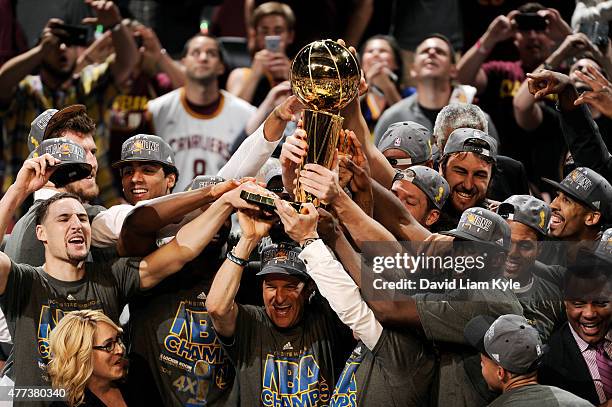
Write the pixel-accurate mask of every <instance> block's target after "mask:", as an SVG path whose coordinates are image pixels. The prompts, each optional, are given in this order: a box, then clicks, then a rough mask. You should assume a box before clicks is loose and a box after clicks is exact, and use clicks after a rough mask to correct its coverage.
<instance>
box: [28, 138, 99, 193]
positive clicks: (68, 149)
mask: <svg viewBox="0 0 612 407" xmlns="http://www.w3.org/2000/svg"><path fill="white" fill-rule="evenodd" d="M44 154H51V155H52V156H53V157H55V158H57V159H58V160H60V163H59V164H58V165H56V167H57V169H56V170H55V172H54V173H53V174H52V175H51V177H50V178H49V180H50V181H51V182H53V184H55V186H56V187H63V186H65V185H66V184H69V183H71V182H74V181H78V180H81V179H83V178H87V177H88V176H89V175H90V174H91V164H89V163H88V162H87V159H86V158H85V150H84V149H83V147H81V146H80V145H78V144H77V143H75V142H74V141H72V140H69V139H67V138H52V139H48V140H43V141H41V142H40V144H39V146H38V147H37V148H36V149H35V150H34V151H32V153H30V158H36V157H40V156H41V155H44Z"/></svg>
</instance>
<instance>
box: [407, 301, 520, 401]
mask: <svg viewBox="0 0 612 407" xmlns="http://www.w3.org/2000/svg"><path fill="white" fill-rule="evenodd" d="M414 298H415V300H416V306H417V311H418V313H419V318H420V320H421V325H422V326H423V331H424V332H425V336H426V337H427V339H429V340H430V341H432V342H433V344H434V346H435V348H436V350H437V352H438V359H439V367H438V369H439V371H438V372H437V378H436V380H437V383H434V386H433V391H432V405H439V406H453V407H460V406H465V407H478V406H485V405H486V404H487V403H488V402H490V401H491V400H492V399H493V398H494V396H495V395H494V393H492V392H491V391H489V390H488V387H487V384H486V382H485V381H484V379H483V378H482V373H481V368H480V356H479V354H478V352H477V351H476V350H475V349H473V348H472V347H470V346H469V345H468V344H467V343H466V342H465V338H464V336H463V330H464V328H465V326H466V325H467V323H468V322H469V321H470V320H471V319H472V318H474V317H476V316H478V315H490V316H492V317H495V318H497V317H498V316H500V315H505V314H516V315H523V309H522V307H521V304H520V303H519V301H518V299H517V298H516V296H515V295H514V293H513V292H512V290H510V289H507V290H501V289H489V290H476V289H472V290H452V291H449V292H447V293H431V294H419V295H416V296H415V297H414Z"/></svg>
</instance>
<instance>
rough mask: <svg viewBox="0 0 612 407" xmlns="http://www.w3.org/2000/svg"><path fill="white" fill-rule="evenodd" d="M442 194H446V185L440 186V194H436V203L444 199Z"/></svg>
mask: <svg viewBox="0 0 612 407" xmlns="http://www.w3.org/2000/svg"><path fill="white" fill-rule="evenodd" d="M442 195H444V187H439V188H438V195H436V196H434V200H435V201H436V203H440V200H441V199H442Z"/></svg>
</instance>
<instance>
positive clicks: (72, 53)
mask: <svg viewBox="0 0 612 407" xmlns="http://www.w3.org/2000/svg"><path fill="white" fill-rule="evenodd" d="M88 4H90V5H91V7H92V9H93V11H94V13H95V14H96V16H97V18H95V19H89V20H87V21H88V22H92V23H96V24H101V25H103V26H104V27H105V28H107V29H110V30H111V32H112V35H111V37H112V41H113V45H114V47H115V50H116V52H117V58H116V60H115V61H114V62H109V63H105V64H101V65H91V66H88V67H87V68H86V69H85V70H83V71H82V72H80V73H79V74H78V75H76V76H74V77H73V72H74V68H75V61H76V52H77V51H76V47H75V46H67V45H66V44H65V43H64V41H65V36H66V33H65V32H64V31H63V30H61V29H60V28H58V24H61V23H62V21H61V20H58V19H51V20H49V22H48V23H47V26H46V27H45V29H44V31H43V35H42V37H41V41H40V43H39V44H38V45H37V46H35V47H34V48H32V49H31V50H29V51H27V52H26V53H24V54H22V55H19V56H17V57H15V58H13V59H11V60H10V61H8V62H7V63H6V64H4V65H3V66H2V68H1V69H0V89H4V90H5V91H4V92H2V93H1V94H0V116H1V117H2V119H3V123H4V126H5V128H4V131H5V134H6V135H7V137H6V138H5V144H4V146H3V147H4V149H3V154H4V155H3V159H4V162H5V163H6V168H5V179H4V188H3V191H6V189H7V188H8V186H9V185H11V184H12V183H13V181H14V176H15V174H16V172H17V171H18V169H19V168H20V167H21V164H22V163H23V161H24V160H25V159H26V158H27V156H28V151H27V145H26V140H27V132H28V129H29V124H30V123H31V122H32V120H33V119H34V118H35V117H36V116H37V115H39V114H40V113H42V112H43V111H44V110H46V109H49V108H52V107H53V108H58V109H61V108H64V107H66V106H69V105H71V104H74V103H82V104H84V105H86V106H87V107H88V109H89V115H90V117H91V118H92V119H93V121H94V123H96V128H97V130H96V136H97V137H96V138H97V139H96V142H97V150H98V151H97V156H98V159H99V161H100V162H99V164H100V172H99V173H98V179H97V183H98V185H99V186H100V197H99V198H100V200H101V202H103V203H105V204H107V205H110V204H113V203H116V202H117V193H116V191H115V189H114V188H113V186H112V175H111V173H110V172H109V168H108V163H109V162H108V145H109V137H110V135H109V133H108V131H107V127H106V125H105V122H104V118H105V116H104V115H105V113H106V111H107V108H108V106H109V104H110V101H111V100H112V99H113V97H114V96H115V94H116V91H115V88H114V87H113V86H112V84H113V81H114V82H115V83H117V84H120V83H123V82H124V81H125V80H126V79H127V78H128V77H129V75H130V72H131V70H132V69H133V68H134V66H135V65H136V64H137V61H138V58H137V55H138V54H137V49H136V45H135V43H134V40H133V38H132V36H131V34H130V31H129V29H128V28H127V27H126V26H124V25H123V24H122V23H121V15H120V14H119V10H118V8H117V7H116V6H115V5H114V4H113V3H108V2H105V1H92V2H90V3H88ZM37 68H40V74H39V75H31V72H33V71H34V70H36V69H37Z"/></svg>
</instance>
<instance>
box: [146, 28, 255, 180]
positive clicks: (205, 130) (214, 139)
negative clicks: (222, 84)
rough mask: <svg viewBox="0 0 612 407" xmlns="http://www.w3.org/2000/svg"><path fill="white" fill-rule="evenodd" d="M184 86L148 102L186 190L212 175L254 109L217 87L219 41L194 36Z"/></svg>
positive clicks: (189, 45) (189, 44)
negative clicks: (200, 177) (192, 182)
mask: <svg viewBox="0 0 612 407" xmlns="http://www.w3.org/2000/svg"><path fill="white" fill-rule="evenodd" d="M182 63H183V65H184V66H185V72H186V80H185V86H184V87H182V88H179V89H176V90H174V91H172V92H170V93H168V94H166V95H164V96H161V97H159V98H157V99H154V100H152V101H150V102H149V104H148V112H149V114H150V116H151V118H152V122H153V127H154V129H155V131H154V132H155V134H157V135H158V136H160V137H161V138H163V139H164V140H166V141H167V142H168V144H170V146H171V147H172V148H173V149H174V152H175V154H176V165H177V168H178V170H179V173H180V174H181V175H182V177H183V178H182V181H179V182H178V183H177V185H176V187H177V188H178V189H181V190H182V189H184V188H185V187H186V186H187V185H188V184H189V180H191V179H193V178H194V177H195V176H197V175H204V174H207V175H211V174H216V173H217V172H218V171H219V170H220V169H221V168H222V167H223V166H224V165H225V163H226V162H227V161H228V160H229V159H230V148H231V146H232V145H233V143H234V141H235V140H236V138H238V137H239V135H240V133H241V132H242V131H243V130H244V128H245V126H246V123H247V121H248V120H249V118H250V117H251V116H252V115H253V114H254V113H255V110H256V109H255V107H253V106H251V105H250V104H249V103H247V102H245V101H244V100H242V99H240V98H238V97H236V96H234V95H232V94H230V93H228V92H226V91H224V90H220V89H219V77H220V76H221V75H223V73H224V71H225V66H224V60H223V53H222V50H221V48H220V46H219V43H218V41H217V40H216V39H215V38H213V37H210V36H208V35H203V34H198V35H196V36H194V37H192V38H191V39H189V40H188V41H187V43H186V44H185V51H184V57H183V59H182Z"/></svg>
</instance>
